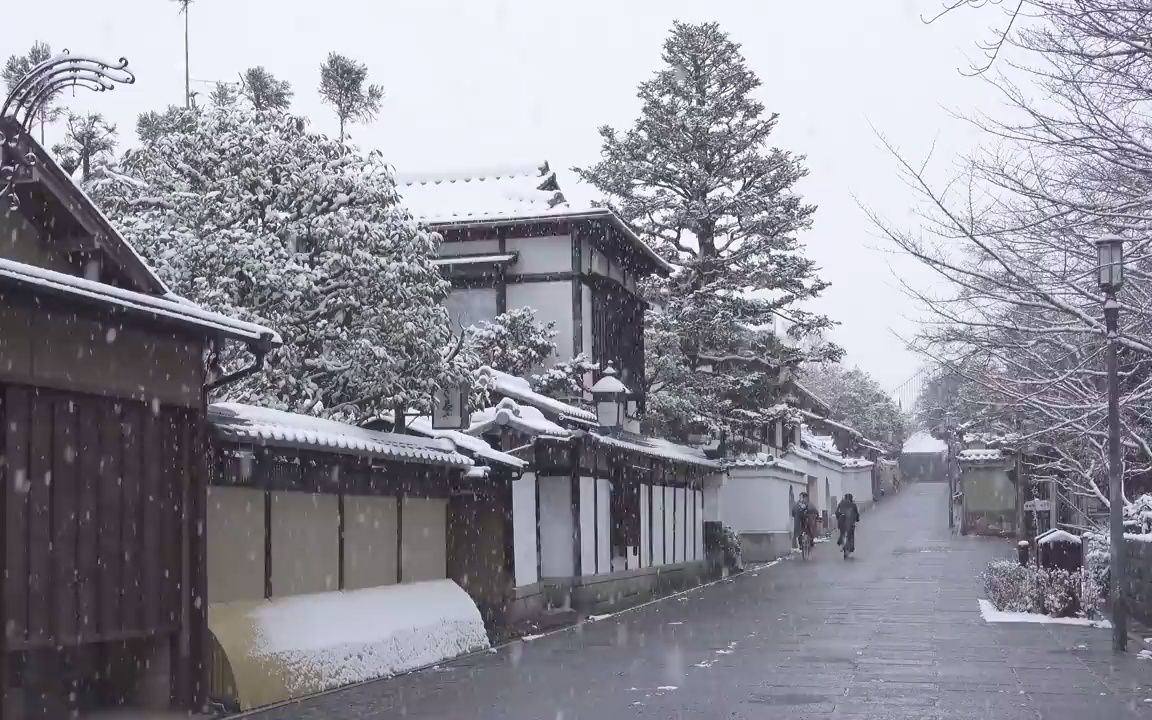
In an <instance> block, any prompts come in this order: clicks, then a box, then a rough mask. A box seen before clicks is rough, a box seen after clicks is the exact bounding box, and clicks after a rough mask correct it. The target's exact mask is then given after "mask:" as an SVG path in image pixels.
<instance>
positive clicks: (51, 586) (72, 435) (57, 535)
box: [0, 384, 202, 652]
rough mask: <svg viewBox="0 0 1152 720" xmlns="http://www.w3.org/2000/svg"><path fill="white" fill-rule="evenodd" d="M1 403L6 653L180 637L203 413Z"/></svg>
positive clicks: (41, 399) (83, 399) (83, 403)
mask: <svg viewBox="0 0 1152 720" xmlns="http://www.w3.org/2000/svg"><path fill="white" fill-rule="evenodd" d="M0 396H2V401H0V412H2V416H3V417H2V419H3V421H4V433H3V439H2V443H3V445H2V447H3V450H4V459H5V462H4V464H3V467H4V480H5V482H4V495H3V500H4V502H3V514H4V522H5V527H4V541H5V549H4V556H3V559H4V563H5V570H6V571H7V577H6V582H5V583H4V589H3V613H4V618H3V619H4V621H5V624H6V627H7V628H8V632H7V634H6V638H5V640H6V642H5V646H4V650H5V652H13V651H21V650H29V649H34V648H56V647H71V646H77V645H81V644H88V643H96V642H113V641H119V640H127V639H132V638H143V637H149V636H152V637H156V636H171V635H174V633H175V631H176V629H177V628H178V627H179V626H180V624H181V622H182V608H183V601H182V595H181V589H182V588H183V587H185V584H184V582H183V581H184V578H185V571H184V570H183V565H184V563H185V551H184V547H185V545H186V540H185V538H184V530H183V527H184V524H185V518H184V511H183V506H184V504H185V497H186V495H185V493H186V487H189V486H191V480H192V478H194V477H198V476H201V475H202V472H201V471H200V470H198V469H197V468H198V466H197V463H202V458H198V457H197V456H196V454H195V453H193V452H192V451H191V450H192V449H191V447H190V445H191V438H194V437H197V436H198V433H199V432H200V431H199V430H198V429H197V428H198V426H199V424H200V416H199V415H198V413H197V411H194V410H187V409H170V408H167V407H164V408H160V409H159V411H158V412H153V408H152V407H150V406H148V405H146V404H144V403H139V402H122V401H118V400H115V399H111V398H104V397H99V396H94V395H84V394H78V393H71V392H62V391H53V390H45V389H42V388H30V387H26V386H20V385H3V384H0ZM200 486H201V487H202V483H201V485H200Z"/></svg>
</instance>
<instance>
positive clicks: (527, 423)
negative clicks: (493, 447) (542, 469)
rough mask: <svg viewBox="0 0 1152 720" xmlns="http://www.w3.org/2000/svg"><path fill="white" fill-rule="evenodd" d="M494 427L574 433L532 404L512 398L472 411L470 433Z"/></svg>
mask: <svg viewBox="0 0 1152 720" xmlns="http://www.w3.org/2000/svg"><path fill="white" fill-rule="evenodd" d="M492 428H512V429H513V430H517V431H519V432H522V433H524V434H525V435H532V436H534V437H535V436H539V435H544V436H546V437H556V438H568V437H571V436H572V433H571V432H570V431H569V430H567V429H565V428H562V427H560V426H559V425H557V424H556V423H554V422H552V421H551V420H549V419H548V418H546V417H544V413H542V412H540V411H539V410H537V409H536V408H534V407H532V406H531V405H521V404H519V403H517V402H516V401H515V400H513V399H512V398H507V397H506V398H504V399H503V400H501V401H500V402H499V403H497V404H496V406H495V407H488V408H484V409H483V410H477V411H476V412H474V413H472V419H471V424H470V425H469V427H468V434H469V435H481V434H483V433H485V432H487V431H488V430H491V429H492Z"/></svg>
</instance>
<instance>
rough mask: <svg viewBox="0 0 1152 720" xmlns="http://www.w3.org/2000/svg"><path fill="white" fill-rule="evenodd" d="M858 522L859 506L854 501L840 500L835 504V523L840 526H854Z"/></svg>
mask: <svg viewBox="0 0 1152 720" xmlns="http://www.w3.org/2000/svg"><path fill="white" fill-rule="evenodd" d="M858 522H860V508H858V507H856V503H855V502H854V501H848V500H841V501H840V504H839V505H837V506H836V524H837V525H839V526H840V527H842V528H845V529H847V528H851V527H855V526H856V523H858Z"/></svg>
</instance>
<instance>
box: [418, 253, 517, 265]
mask: <svg viewBox="0 0 1152 720" xmlns="http://www.w3.org/2000/svg"><path fill="white" fill-rule="evenodd" d="M518 256H519V253H514V252H509V253H488V254H484V255H445V256H444V257H439V258H436V259H434V260H433V261H432V264H433V265H435V266H437V267H443V266H448V267H456V266H459V265H508V264H509V263H512V262H515V261H516V258H517V257H518Z"/></svg>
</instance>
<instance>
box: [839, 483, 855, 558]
mask: <svg viewBox="0 0 1152 720" xmlns="http://www.w3.org/2000/svg"><path fill="white" fill-rule="evenodd" d="M858 522H860V508H858V507H856V501H855V500H854V499H853V498H852V493H845V495H844V499H843V500H841V501H840V504H839V505H837V506H836V527H837V528H838V529H839V530H840V537H839V538H837V539H836V544H837V545H845V550H846V552H848V553H854V552H856V523H858Z"/></svg>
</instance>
